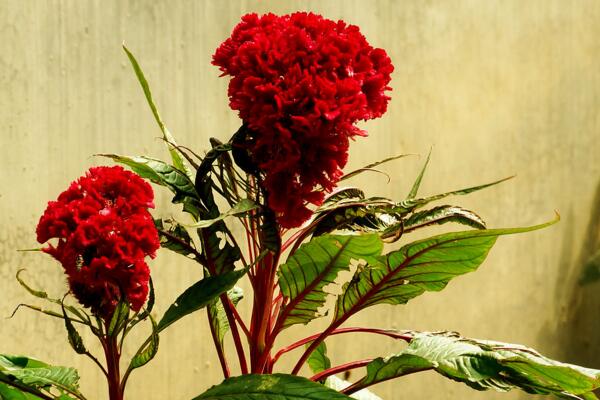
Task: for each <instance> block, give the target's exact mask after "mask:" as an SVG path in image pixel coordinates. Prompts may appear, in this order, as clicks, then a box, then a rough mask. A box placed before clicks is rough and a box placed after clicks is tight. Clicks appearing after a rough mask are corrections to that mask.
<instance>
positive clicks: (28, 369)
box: [0, 354, 79, 399]
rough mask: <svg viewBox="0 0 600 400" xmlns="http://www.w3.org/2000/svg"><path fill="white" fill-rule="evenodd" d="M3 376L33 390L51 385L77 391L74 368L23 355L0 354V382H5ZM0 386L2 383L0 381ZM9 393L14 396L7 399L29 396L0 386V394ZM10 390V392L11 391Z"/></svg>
mask: <svg viewBox="0 0 600 400" xmlns="http://www.w3.org/2000/svg"><path fill="white" fill-rule="evenodd" d="M5 377H9V378H10V379H11V380H16V381H17V382H18V384H21V385H24V386H26V387H28V388H32V389H34V390H41V389H43V390H47V389H48V387H50V386H52V387H55V388H57V389H59V390H61V391H66V392H70V393H78V388H79V386H78V382H79V375H78V374H77V371H76V370H75V369H74V368H67V367H56V366H51V365H48V364H46V363H44V362H42V361H39V360H36V359H33V358H29V357H24V356H10V355H4V354H0V382H5V383H6V379H5ZM0 387H2V384H1V383H0ZM3 392H5V393H10V394H11V395H13V396H14V397H8V399H11V398H14V399H21V398H24V399H28V398H29V397H18V396H17V395H16V394H15V393H18V392H17V391H16V390H8V389H6V388H4V389H1V388H0V395H4V393H3ZM11 392H12V393H11Z"/></svg>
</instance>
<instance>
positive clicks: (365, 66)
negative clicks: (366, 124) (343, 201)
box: [213, 12, 394, 228]
mask: <svg viewBox="0 0 600 400" xmlns="http://www.w3.org/2000/svg"><path fill="white" fill-rule="evenodd" d="M213 64H214V65H217V66H218V67H220V69H221V70H222V71H223V74H224V75H231V76H232V79H231V81H230V83H229V91H228V92H229V99H230V106H231V108H232V109H234V110H237V111H239V115H240V117H241V118H242V119H243V120H244V123H245V124H246V125H247V126H248V128H249V130H250V132H253V134H252V137H251V138H250V139H251V140H250V141H249V142H248V143H249V144H248V151H249V153H250V154H251V156H252V159H253V161H254V163H255V164H256V165H257V166H258V167H259V168H260V170H261V171H262V172H263V173H264V181H263V182H262V185H263V187H264V189H265V190H266V192H267V194H268V205H269V207H270V208H272V209H273V210H274V211H275V212H276V213H277V215H278V220H279V222H280V224H281V225H282V226H283V227H287V228H290V227H295V226H298V225H300V224H302V223H303V222H304V221H305V220H306V219H308V218H309V217H310V215H311V211H310V210H309V209H308V208H307V205H308V203H312V204H315V205H318V204H320V203H321V202H322V200H323V196H324V193H323V191H330V190H331V189H333V188H334V186H335V185H336V183H337V181H338V180H339V178H340V176H341V174H342V173H341V168H343V167H344V165H345V164H346V161H347V159H348V145H349V139H350V138H352V137H353V136H356V135H363V134H364V132H362V131H361V130H360V129H358V128H357V127H356V126H355V123H356V122H357V121H359V120H368V119H371V118H377V117H379V116H381V115H382V114H383V113H384V112H385V111H386V108H387V103H388V100H389V97H388V96H387V95H386V91H387V90H389V89H390V88H389V86H388V84H389V82H390V73H391V72H392V71H393V69H394V67H393V66H392V64H391V60H390V58H389V57H388V55H387V54H386V52H385V51H384V50H382V49H375V48H373V47H371V46H370V45H369V43H367V41H366V39H365V37H364V36H363V35H362V34H361V33H360V31H359V29H358V27H356V26H354V25H347V24H346V23H345V22H343V21H338V22H335V21H331V20H328V19H325V18H323V17H321V16H319V15H316V14H312V13H304V12H299V13H294V14H290V15H283V16H277V15H273V14H266V15H263V16H258V15H256V14H248V15H245V16H244V17H242V22H240V23H239V24H238V25H237V26H236V27H235V29H234V30H233V33H232V35H231V37H230V38H229V39H227V40H226V41H225V42H223V44H221V46H220V47H219V48H218V49H217V51H216V52H215V54H214V56H213Z"/></svg>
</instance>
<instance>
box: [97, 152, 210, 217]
mask: <svg viewBox="0 0 600 400" xmlns="http://www.w3.org/2000/svg"><path fill="white" fill-rule="evenodd" d="M99 155H100V156H103V157H108V158H112V159H113V160H114V161H115V162H118V163H120V164H124V165H127V166H128V167H130V168H131V169H132V170H133V171H134V172H135V173H137V174H138V175H139V176H141V177H142V178H146V179H149V180H151V181H152V182H154V183H156V184H157V185H161V186H165V187H167V188H168V189H170V190H171V191H172V192H173V193H174V194H175V197H174V198H173V203H181V204H183V209H184V211H186V212H189V213H190V214H192V215H193V216H194V217H195V218H196V219H198V218H199V216H200V215H201V214H202V212H203V211H202V210H203V207H202V205H201V204H200V201H199V198H198V193H197V192H196V189H195V188H194V183H193V182H192V181H191V180H190V178H189V177H188V176H187V175H186V174H185V173H184V172H182V171H180V170H178V169H177V168H175V167H173V166H172V165H169V164H167V163H165V162H163V161H161V160H156V159H154V158H150V157H145V156H141V157H128V156H119V155H116V154H99Z"/></svg>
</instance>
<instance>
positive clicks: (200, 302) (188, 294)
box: [158, 269, 247, 332]
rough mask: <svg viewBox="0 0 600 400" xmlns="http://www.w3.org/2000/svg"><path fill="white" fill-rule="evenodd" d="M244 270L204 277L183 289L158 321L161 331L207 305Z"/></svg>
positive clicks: (229, 287) (231, 285) (234, 281)
mask: <svg viewBox="0 0 600 400" xmlns="http://www.w3.org/2000/svg"><path fill="white" fill-rule="evenodd" d="M246 272H247V271H246V270H245V269H243V270H238V271H231V272H227V273H225V274H223V275H217V276H209V277H206V278H204V279H202V280H200V281H198V282H196V283H194V284H193V285H192V286H190V287H189V288H188V289H186V290H185V292H183V293H182V294H181V295H180V296H179V297H178V298H177V300H175V302H174V303H173V304H172V305H171V307H169V309H168V310H167V311H166V312H165V315H163V317H162V319H161V320H160V322H159V323H158V331H159V332H161V331H163V330H164V329H165V328H167V327H168V326H169V325H171V324H172V323H174V322H175V321H177V320H179V319H181V318H183V317H185V316H186V315H188V314H191V313H193V312H194V311H198V310H200V309H202V308H204V307H206V306H207V305H209V304H210V303H211V302H212V301H213V300H214V299H216V298H217V297H219V296H220V295H221V294H223V293H225V292H227V291H228V290H229V289H231V288H232V287H233V286H234V285H235V283H236V282H237V281H238V280H239V279H240V278H241V277H242V276H244V275H245V274H246Z"/></svg>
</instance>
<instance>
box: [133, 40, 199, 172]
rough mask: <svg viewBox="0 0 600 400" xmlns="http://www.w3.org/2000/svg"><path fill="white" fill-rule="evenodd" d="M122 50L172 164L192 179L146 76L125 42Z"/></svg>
mask: <svg viewBox="0 0 600 400" xmlns="http://www.w3.org/2000/svg"><path fill="white" fill-rule="evenodd" d="M123 50H125V54H127V58H129V61H130V62H131V66H132V67H133V70H134V72H135V75H136V76H137V78H138V81H139V83H140V85H141V86H142V90H143V91H144V96H146V100H147V101H148V105H149V106H150V109H151V110H152V114H153V115H154V119H156V123H157V124H158V127H159V128H160V130H161V132H162V134H163V139H164V140H165V142H166V144H167V148H168V150H169V153H170V154H171V159H172V161H173V165H174V166H175V168H177V169H178V170H180V171H182V172H184V173H185V174H186V175H187V176H188V177H189V178H190V179H192V176H193V175H192V173H191V171H190V169H189V168H188V166H187V165H186V164H185V161H184V160H183V157H182V154H181V152H180V151H179V150H178V149H177V143H176V142H175V138H174V137H173V135H171V132H169V130H168V129H167V127H166V126H165V124H164V122H163V121H162V118H161V117H160V114H159V113H158V109H157V108H156V105H155V104H154V100H153V99H152V92H151V91H150V85H148V81H147V80H146V77H145V76H144V72H143V71H142V68H141V67H140V64H139V63H138V61H137V60H136V59H135V57H134V56H133V54H132V53H131V52H130V51H129V49H128V48H127V47H125V44H123Z"/></svg>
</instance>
